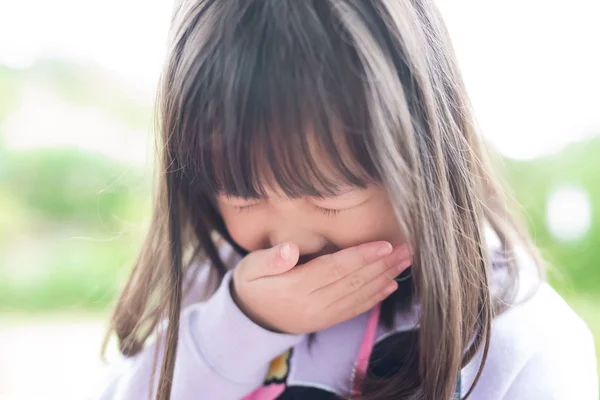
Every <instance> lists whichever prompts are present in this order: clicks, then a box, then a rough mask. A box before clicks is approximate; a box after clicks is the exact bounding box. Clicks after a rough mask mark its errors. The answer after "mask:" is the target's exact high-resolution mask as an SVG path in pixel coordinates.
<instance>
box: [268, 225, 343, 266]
mask: <svg viewBox="0 0 600 400" xmlns="http://www.w3.org/2000/svg"><path fill="white" fill-rule="evenodd" d="M269 242H270V247H274V246H277V245H278V244H280V243H284V242H293V243H295V244H296V245H297V246H298V248H299V250H300V260H299V261H298V264H304V263H306V262H308V261H310V260H311V259H313V258H316V257H318V256H321V255H324V254H328V253H330V252H332V250H333V246H332V245H331V244H330V243H329V241H328V240H327V239H326V238H325V237H323V236H321V235H319V234H316V233H314V232H298V231H296V232H289V233H285V232H281V231H278V232H273V233H272V234H271V235H270V237H269Z"/></svg>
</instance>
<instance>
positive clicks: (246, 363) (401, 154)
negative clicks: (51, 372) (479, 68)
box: [101, 0, 598, 400]
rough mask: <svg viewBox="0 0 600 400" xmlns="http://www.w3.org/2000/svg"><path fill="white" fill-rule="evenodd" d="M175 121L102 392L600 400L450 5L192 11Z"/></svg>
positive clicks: (319, 1)
mask: <svg viewBox="0 0 600 400" xmlns="http://www.w3.org/2000/svg"><path fill="white" fill-rule="evenodd" d="M159 109H160V118H159V122H160V133H161V137H160V138H161V140H160V147H159V151H158V154H159V156H160V157H159V159H160V162H161V163H160V165H161V169H160V174H159V181H158V185H157V192H156V196H155V208H154V213H153V219H152V225H151V227H150V229H149V232H148V236H147V239H146V242H145V243H144V245H143V247H142V250H141V252H140V255H139V258H138V260H137V263H136V265H135V268H134V270H133V272H132V274H131V277H130V279H129V281H128V282H127V284H126V286H125V288H124V290H123V293H122V294H121V297H120V298H119V301H118V304H117V307H116V310H115V313H114V316H113V319H112V329H114V331H115V332H116V335H117V337H118V343H119V346H120V350H121V352H122V353H123V354H124V355H125V356H126V358H125V359H124V360H123V361H122V362H121V363H120V364H119V365H118V366H117V367H116V368H115V370H114V372H113V374H112V375H111V377H110V379H109V383H108V385H107V387H106V388H105V390H104V392H103V394H102V396H101V398H102V399H115V400H117V399H119V400H121V399H136V400H137V399H160V400H166V399H169V398H171V399H210V400H213V399H214V400H228V399H317V400H318V399H337V398H360V399H377V400H384V399H431V400H439V399H450V398H455V399H458V398H466V397H469V398H470V399H477V400H479V399H532V398H543V399H561V400H562V399H564V400H567V399H569V400H570V399H584V400H587V399H590V400H591V399H594V400H596V399H597V398H598V394H597V381H596V379H597V378H596V367H595V358H594V350H593V349H594V346H593V343H592V338H591V335H590V333H589V331H588V330H587V328H586V326H585V325H584V323H583V322H582V321H581V320H580V319H579V318H578V317H577V316H576V315H575V314H574V313H573V312H572V311H571V310H570V309H569V308H568V306H567V305H566V304H565V303H564V302H563V300H562V299H561V298H560V297H559V296H558V295H557V294H556V293H555V292H554V291H553V290H552V289H551V288H550V287H549V286H548V285H547V284H545V283H542V281H541V278H540V275H541V274H540V273H539V265H540V264H539V262H538V261H536V260H537V258H536V256H535V250H534V249H533V246H532V245H531V243H530V239H529V238H528V236H527V234H526V233H525V232H524V231H523V230H521V229H520V228H519V226H518V225H517V223H516V222H515V220H514V219H513V217H511V216H510V214H509V212H508V210H507V207H506V205H505V200H504V199H503V198H502V194H501V190H500V189H499V188H498V186H497V185H496V183H495V181H494V179H493V177H492V174H491V172H490V167H489V165H488V162H487V161H486V156H485V152H484V150H483V148H482V145H481V140H480V139H479V138H478V136H477V132H476V128H475V126H474V123H473V117H472V115H471V111H470V107H469V102H468V99H467V95H466V92H465V88H464V85H463V83H462V81H461V78H460V75H459V72H458V68H457V66H456V61H455V59H454V55H453V51H452V47H451V44H450V42H449V39H448V34H447V32H446V29H445V27H444V25H443V23H442V21H441V19H440V16H439V14H438V12H437V11H436V10H435V8H434V6H433V5H432V4H431V1H429V0H369V1H367V0H183V1H181V2H180V3H179V4H178V6H177V9H176V11H175V13H174V17H173V21H172V32H171V37H170V50H169V53H168V60H167V63H166V67H165V70H164V75H163V77H162V87H161V91H160V96H159ZM207 298H208V300H207ZM161 321H162V322H165V323H162V322H161ZM166 321H168V323H166ZM151 335H152V340H150V336H151Z"/></svg>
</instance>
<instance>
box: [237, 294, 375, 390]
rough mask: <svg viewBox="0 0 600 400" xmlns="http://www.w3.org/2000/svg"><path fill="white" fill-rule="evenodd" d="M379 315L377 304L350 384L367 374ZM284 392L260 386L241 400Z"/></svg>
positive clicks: (366, 330) (282, 387)
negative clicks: (358, 376) (357, 377)
mask: <svg viewBox="0 0 600 400" xmlns="http://www.w3.org/2000/svg"><path fill="white" fill-rule="evenodd" d="M380 314H381V303H380V304H377V305H376V306H375V307H374V308H373V309H372V310H371V314H370V315H369V320H368V322H367V327H366V329H365V335H364V336H363V340H362V342H361V344H360V348H359V350H358V357H356V361H355V362H354V368H353V370H352V380H351V382H352V384H353V385H354V381H355V379H356V376H357V375H360V376H364V375H365V374H366V373H367V367H368V365H369V358H370V357H371V351H372V350H373V345H374V344H375V335H376V334H377V325H378V324H379V315H380ZM284 390H285V384H281V383H280V384H275V385H274V384H271V385H268V386H261V387H258V388H256V389H255V390H254V391H253V392H252V393H250V394H248V395H246V396H245V397H244V398H243V399H242V400H273V399H276V398H277V397H279V395H281V393H283V391H284ZM353 394H354V395H358V394H360V391H359V390H358V388H356V387H354V388H353Z"/></svg>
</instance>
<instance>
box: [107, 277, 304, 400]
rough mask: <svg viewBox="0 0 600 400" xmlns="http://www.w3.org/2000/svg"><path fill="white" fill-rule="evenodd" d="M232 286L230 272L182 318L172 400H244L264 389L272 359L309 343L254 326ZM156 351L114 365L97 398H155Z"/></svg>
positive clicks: (147, 349) (151, 347)
mask: <svg viewBox="0 0 600 400" xmlns="http://www.w3.org/2000/svg"><path fill="white" fill-rule="evenodd" d="M230 281H231V271H230V272H229V273H227V274H226V275H225V278H224V279H223V282H222V283H221V285H220V287H219V288H218V290H217V291H216V292H215V294H214V295H213V296H212V297H211V298H210V299H209V300H208V301H207V302H205V303H196V304H192V305H190V306H188V307H187V308H185V309H184V311H183V312H182V315H181V322H180V330H179V344H178V349H177V356H176V362H175V372H174V378H173V387H172V392H171V399H172V400H185V399H194V398H203V399H204V398H206V399H219V400H229V399H240V398H242V397H244V396H245V395H246V394H248V393H250V392H251V391H252V390H253V389H254V388H256V387H258V386H260V384H261V383H262V382H263V380H264V378H265V376H266V373H267V369H268V366H269V363H270V361H271V360H272V359H273V358H275V357H277V356H278V355H279V354H281V353H283V352H284V351H285V350H287V349H289V348H290V347H294V346H295V345H296V344H298V343H299V342H300V341H301V340H302V338H303V337H304V336H303V335H288V334H280V333H274V332H271V331H268V330H266V329H264V328H262V327H260V326H258V325H256V324H255V323H254V322H252V321H251V320H250V319H249V318H248V317H246V315H245V314H244V313H242V312H241V311H240V309H239V308H238V307H237V305H236V304H235V303H234V301H233V299H232V298H231V293H230V290H229V284H230ZM155 350H156V343H155V342H153V343H151V344H148V345H147V346H146V347H145V348H144V350H143V351H141V352H140V353H139V354H137V355H135V356H133V357H130V358H125V359H123V360H121V361H120V362H118V363H117V364H116V365H114V366H113V367H112V368H111V370H110V371H109V374H108V376H107V382H106V384H104V385H102V389H101V391H100V392H101V394H100V396H99V397H98V396H97V397H95V398H96V399H99V400H134V399H135V400H140V399H144V400H145V399H148V395H149V391H150V390H152V396H153V397H152V398H154V397H155V393H156V388H157V386H158V375H159V371H158V370H159V368H160V363H161V361H162V349H159V352H158V363H157V365H158V366H159V367H158V368H157V372H156V376H155V377H154V378H152V366H153V361H154V357H155ZM151 379H152V389H150V381H151Z"/></svg>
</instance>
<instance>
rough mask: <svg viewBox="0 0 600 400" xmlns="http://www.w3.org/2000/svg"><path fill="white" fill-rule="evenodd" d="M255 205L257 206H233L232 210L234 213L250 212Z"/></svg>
mask: <svg viewBox="0 0 600 400" xmlns="http://www.w3.org/2000/svg"><path fill="white" fill-rule="evenodd" d="M257 205H258V204H249V205H247V206H233V209H234V210H235V211H236V212H244V211H248V210H250V209H251V208H254V207H256V206H257Z"/></svg>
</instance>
